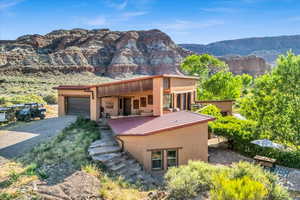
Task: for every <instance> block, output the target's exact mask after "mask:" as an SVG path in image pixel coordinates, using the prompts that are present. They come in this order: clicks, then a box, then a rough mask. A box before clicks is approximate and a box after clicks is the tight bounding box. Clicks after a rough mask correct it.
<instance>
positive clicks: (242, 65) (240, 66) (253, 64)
mask: <svg viewBox="0 0 300 200" xmlns="http://www.w3.org/2000/svg"><path fill="white" fill-rule="evenodd" d="M219 59H220V60H223V61H224V62H226V63H227V64H228V66H229V70H230V71H231V72H232V73H234V74H240V75H241V74H249V75H251V76H254V77H256V76H259V75H262V74H264V73H266V72H267V71H269V70H270V69H271V66H270V65H269V64H267V63H266V61H265V60H264V59H263V58H260V57H257V56H230V57H219Z"/></svg>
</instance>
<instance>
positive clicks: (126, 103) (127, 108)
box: [123, 97, 131, 115]
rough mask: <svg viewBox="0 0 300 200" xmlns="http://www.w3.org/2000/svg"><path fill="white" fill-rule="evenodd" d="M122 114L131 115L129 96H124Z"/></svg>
mask: <svg viewBox="0 0 300 200" xmlns="http://www.w3.org/2000/svg"><path fill="white" fill-rule="evenodd" d="M123 102H124V115H131V98H128V97H125V98H124V101H123Z"/></svg>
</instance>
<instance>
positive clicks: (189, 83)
mask: <svg viewBox="0 0 300 200" xmlns="http://www.w3.org/2000/svg"><path fill="white" fill-rule="evenodd" d="M196 84H197V80H194V79H183V78H171V80H170V85H171V87H170V92H171V93H173V92H175V93H181V92H182V93H184V92H193V91H195V90H196V87H197V86H196Z"/></svg>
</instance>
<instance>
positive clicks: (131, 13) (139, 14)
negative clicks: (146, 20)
mask: <svg viewBox="0 0 300 200" xmlns="http://www.w3.org/2000/svg"><path fill="white" fill-rule="evenodd" d="M147 13H148V12H144V11H137V12H125V13H123V17H127V18H131V17H138V16H142V15H146V14H147Z"/></svg>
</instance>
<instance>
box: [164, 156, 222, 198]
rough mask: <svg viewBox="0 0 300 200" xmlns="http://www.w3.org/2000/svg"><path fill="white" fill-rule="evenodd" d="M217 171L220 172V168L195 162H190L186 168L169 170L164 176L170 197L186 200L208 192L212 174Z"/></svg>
mask: <svg viewBox="0 0 300 200" xmlns="http://www.w3.org/2000/svg"><path fill="white" fill-rule="evenodd" d="M218 171H221V168H219V167H216V166H212V165H210V164H207V163H203V162H195V161H190V162H189V164H188V165H186V166H180V167H178V168H171V169H170V170H168V172H167V173H166V175H165V179H166V183H167V190H168V191H169V192H170V197H171V198H174V199H188V198H193V197H195V196H197V194H199V193H201V192H204V191H207V190H209V189H210V187H211V183H212V180H211V179H212V174H214V173H215V172H218Z"/></svg>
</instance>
